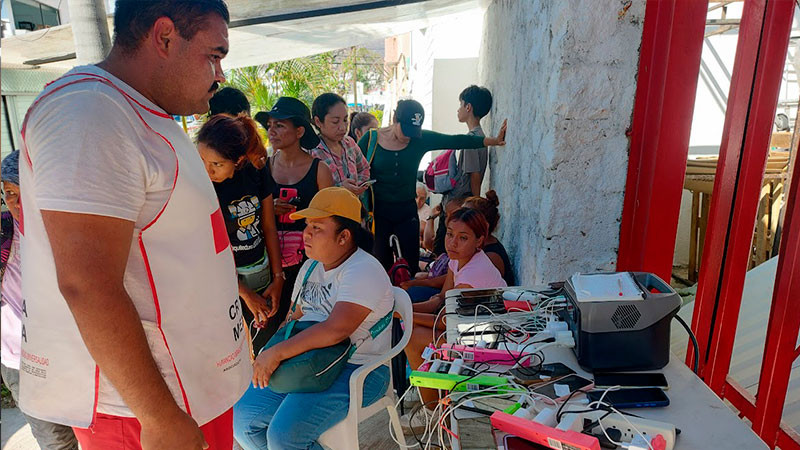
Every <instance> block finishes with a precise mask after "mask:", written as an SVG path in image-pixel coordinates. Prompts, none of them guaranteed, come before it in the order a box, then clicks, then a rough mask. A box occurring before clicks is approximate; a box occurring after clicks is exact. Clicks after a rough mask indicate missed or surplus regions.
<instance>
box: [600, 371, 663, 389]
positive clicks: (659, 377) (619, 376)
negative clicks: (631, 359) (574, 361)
mask: <svg viewBox="0 0 800 450" xmlns="http://www.w3.org/2000/svg"><path fill="white" fill-rule="evenodd" d="M612 386H619V387H621V388H623V389H626V388H659V389H664V390H667V389H669V384H668V383H667V377H665V376H664V374H663V373H596V374H594V387H596V388H597V389H606V388H610V387H612Z"/></svg>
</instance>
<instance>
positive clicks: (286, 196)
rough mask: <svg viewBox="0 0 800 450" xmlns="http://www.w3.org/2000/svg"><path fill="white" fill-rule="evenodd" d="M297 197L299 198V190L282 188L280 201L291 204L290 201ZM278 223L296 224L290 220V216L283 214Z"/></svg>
mask: <svg viewBox="0 0 800 450" xmlns="http://www.w3.org/2000/svg"><path fill="white" fill-rule="evenodd" d="M295 197H297V189H295V188H281V190H280V194H279V196H278V198H279V199H281V200H283V201H284V202H286V203H289V201H290V200H292V199H293V198H295ZM278 222H280V223H294V220H292V219H290V218H289V214H283V215H281V216H280V217H279V218H278Z"/></svg>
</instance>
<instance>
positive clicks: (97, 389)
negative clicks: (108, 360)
mask: <svg viewBox="0 0 800 450" xmlns="http://www.w3.org/2000/svg"><path fill="white" fill-rule="evenodd" d="M99 399H100V366H98V365H96V364H95V366H94V405H93V406H92V423H90V424H89V428H92V427H94V424H95V422H97V402H98V400H99Z"/></svg>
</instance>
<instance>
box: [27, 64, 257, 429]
mask: <svg viewBox="0 0 800 450" xmlns="http://www.w3.org/2000/svg"><path fill="white" fill-rule="evenodd" d="M77 83H104V84H106V85H107V86H110V87H112V88H114V89H115V90H116V91H118V92H119V95H120V98H121V99H122V98H124V100H125V101H126V102H127V103H128V104H129V105H130V107H131V108H132V109H133V111H134V112H135V114H136V116H138V118H139V119H140V121H141V126H142V127H143V128H145V129H146V130H147V131H148V132H152V133H154V136H157V138H154V140H153V141H152V142H155V143H157V145H163V146H164V151H170V152H172V153H174V155H175V159H176V170H175V174H174V185H173V188H172V191H171V194H170V196H169V199H168V200H167V202H166V204H165V205H164V206H163V207H162V209H161V211H160V212H159V213H158V215H157V216H156V218H155V219H154V220H152V221H151V222H150V223H148V224H147V225H146V226H144V227H143V228H142V230H141V231H140V232H139V234H138V247H139V251H140V252H141V256H142V258H143V259H144V264H145V268H146V271H147V276H148V278H149V284H150V288H151V295H150V296H146V297H147V298H132V300H133V303H134V304H135V305H143V304H146V303H147V302H151V303H150V304H149V305H148V306H149V307H151V308H152V307H153V306H154V307H155V311H156V321H155V322H150V321H144V320H143V321H142V326H143V328H144V331H145V334H146V336H147V341H148V344H149V346H150V350H151V352H152V354H153V357H154V358H155V360H156V363H157V364H158V365H159V367H160V369H161V372H162V375H164V378H165V381H166V382H167V385H168V386H169V388H170V391H171V392H172V394H173V396H174V397H175V400H176V402H177V404H178V405H179V406H180V407H181V408H182V409H183V410H184V411H186V412H187V413H189V414H190V415H191V416H192V417H193V418H194V419H195V420H196V421H197V422H198V424H200V425H203V424H205V423H207V422H209V421H210V420H212V419H214V418H215V417H217V416H219V415H221V414H222V413H224V412H225V411H227V410H228V409H229V408H231V406H233V404H234V403H235V402H236V401H237V400H238V399H239V398H240V397H241V395H242V394H243V393H244V391H245V390H246V389H247V386H248V383H249V381H250V379H251V373H252V366H251V364H250V359H249V352H248V346H247V342H246V340H247V338H246V334H245V333H244V329H243V326H242V314H241V309H240V306H239V305H240V304H239V300H238V288H237V281H236V275H235V274H236V272H235V270H236V269H235V267H234V262H233V253H232V252H231V248H230V243H229V241H228V237H227V233H226V230H225V223H224V219H223V217H222V214H221V211H220V209H219V203H218V202H217V198H216V195H215V193H214V188H213V187H212V184H211V181H210V180H209V178H208V175H207V174H206V171H205V169H204V167H203V164H202V161H201V159H200V157H199V155H198V153H197V150H196V149H195V148H194V146H193V145H192V143H191V141H190V140H189V138H188V137H187V136H186V135H185V134H182V133H180V132H178V133H175V132H173V131H174V130H176V129H178V128H177V124H176V123H175V122H174V120H173V119H172V117H171V116H170V115H168V114H166V113H163V112H161V111H157V110H154V109H151V108H148V107H147V106H145V105H143V104H142V103H140V102H138V101H137V100H136V99H134V98H133V97H132V96H130V95H129V94H127V93H126V92H125V91H124V90H123V89H121V88H120V87H118V86H116V85H115V84H114V82H112V81H111V80H109V79H107V78H105V77H102V76H100V75H97V74H91V73H73V74H67V75H65V76H64V77H62V78H60V79H58V80H56V81H55V82H53V83H51V84H50V85H48V86H47V87H46V88H45V90H44V92H43V93H42V94H41V95H40V96H39V98H38V99H37V101H36V102H35V103H34V104H33V106H32V107H31V108H30V110H29V111H28V115H27V116H26V121H25V123H24V124H23V129H22V135H23V158H22V162H21V163H20V178H21V184H22V186H23V189H22V204H23V205H24V206H23V213H22V221H21V222H22V223H21V226H20V228H21V232H22V233H21V234H22V241H21V246H22V267H23V270H22V273H23V274H24V277H23V282H22V292H23V298H24V300H23V302H24V303H23V308H24V311H23V339H22V358H21V365H20V407H21V409H22V410H23V411H24V412H25V413H26V414H29V415H31V416H33V417H37V418H39V419H43V420H47V421H51V422H56V423H61V424H65V425H70V426H76V427H81V428H88V427H91V425H92V424H93V423H94V418H95V416H96V413H97V401H98V383H99V377H100V371H99V369H98V367H97V365H96V364H95V362H94V360H93V359H92V357H91V356H90V354H89V352H88V350H87V349H86V346H85V345H84V343H83V340H82V339H81V336H80V333H79V331H78V327H77V325H76V324H75V320H74V319H73V316H72V314H71V313H70V310H69V308H68V307H67V303H66V301H65V300H64V297H63V296H62V295H61V293H60V292H59V289H58V283H57V278H56V271H55V265H54V264H53V262H52V261H53V256H52V250H51V246H50V242H49V240H48V238H47V234H46V232H45V229H44V224H43V222H42V216H41V211H40V210H39V208H38V207H37V204H36V198H35V195H34V192H33V189H32V187H33V186H34V185H35V175H34V169H35V168H34V167H33V166H32V162H31V158H30V155H29V153H28V151H27V148H26V147H25V143H24V142H25V132H26V129H25V128H26V124H27V117H30V114H31V111H33V110H34V109H35V108H36V107H37V106H38V103H39V102H41V101H42V99H44V98H46V97H48V96H49V95H51V94H53V93H54V92H57V91H58V90H60V89H62V88H64V87H67V86H70V85H73V84H77ZM91 126H103V124H102V123H97V124H91V125H87V127H88V128H87V130H85V132H87V133H91ZM75 132H80V131H77V130H76V131H75ZM167 136H170V137H169V138H168V137H167ZM170 139H171V140H170ZM54 150H55V149H49V151H54ZM29 186H30V187H31V188H28V187H29ZM34 262H38V263H36V264H35V263H34ZM97 307H98V308H102V307H103V305H98V306H97ZM119 345H120V346H121V349H120V350H122V351H124V346H125V343H124V342H120V343H119ZM165 365H167V366H171V367H164V366H165ZM165 374H169V376H167V375H165Z"/></svg>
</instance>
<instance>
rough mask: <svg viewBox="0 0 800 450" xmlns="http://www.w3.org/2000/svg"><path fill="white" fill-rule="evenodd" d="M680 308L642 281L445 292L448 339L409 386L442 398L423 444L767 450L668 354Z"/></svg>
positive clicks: (670, 295) (605, 278)
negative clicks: (671, 328) (425, 388)
mask: <svg viewBox="0 0 800 450" xmlns="http://www.w3.org/2000/svg"><path fill="white" fill-rule="evenodd" d="M680 306H681V300H680V297H679V296H678V295H677V294H676V293H675V292H674V290H672V289H671V288H670V287H669V286H668V285H667V284H666V283H664V282H663V281H662V280H661V279H659V278H658V277H656V276H654V275H652V274H647V273H635V272H620V273H613V274H576V275H574V276H573V277H571V278H570V279H569V280H567V282H566V283H563V284H555V285H551V286H539V287H534V288H520V287H510V288H501V289H489V290H477V289H464V290H460V289H454V290H451V291H448V292H447V295H446V304H445V308H444V309H443V310H442V312H440V316H444V317H445V321H446V327H447V328H446V332H445V333H440V334H438V333H437V335H436V341H434V342H433V343H432V345H431V346H429V347H428V348H427V349H426V350H425V352H424V353H423V359H424V360H425V362H424V363H423V364H422V365H421V366H420V367H419V368H417V370H414V371H413V372H412V373H411V377H410V380H411V384H412V386H417V387H427V388H434V389H439V390H440V394H441V397H442V400H441V401H440V402H439V403H438V404H437V405H436V407H435V409H434V410H433V412H432V414H431V413H430V412H428V411H425V410H422V411H421V412H419V414H424V415H425V417H426V420H428V429H427V430H426V433H423V435H422V436H421V438H417V439H419V444H420V446H421V447H423V448H424V447H426V446H427V447H430V446H432V442H437V441H438V442H446V441H449V444H450V445H451V446H452V447H453V448H454V449H460V448H465V449H466V448H487V447H490V445H488V444H491V445H494V446H496V447H497V448H498V449H503V450H521V449H548V448H550V449H558V450H600V449H601V448H627V449H631V450H638V449H641V450H671V449H673V448H675V449H705V448H708V449H711V448H726V449H748V450H751V449H758V448H767V446H766V444H764V442H763V441H761V440H760V439H759V437H758V436H757V435H756V434H755V433H754V432H753V431H752V430H751V429H750V427H749V426H748V425H747V424H746V423H745V422H743V421H742V420H740V419H739V418H738V417H737V416H736V414H735V413H734V412H733V411H731V410H730V409H729V408H728V407H727V406H726V405H725V404H724V403H723V402H722V400H720V399H719V397H717V396H716V395H715V394H714V393H713V392H712V391H711V390H710V389H709V388H708V387H707V386H706V385H705V384H704V383H703V382H702V381H701V380H700V379H699V378H698V377H697V376H696V375H695V374H694V373H693V372H692V370H691V369H690V368H689V367H687V366H686V365H685V364H683V362H682V361H679V360H676V359H675V358H671V357H670V352H669V333H670V326H671V322H672V320H673V317H674V316H675V314H676V313H677V311H678V309H680ZM676 325H677V324H676ZM433 337H434V336H433V335H432V338H433ZM417 409H418V410H421V408H417ZM487 418H488V420H487ZM462 433H463V435H462ZM437 437H438V440H437Z"/></svg>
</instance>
